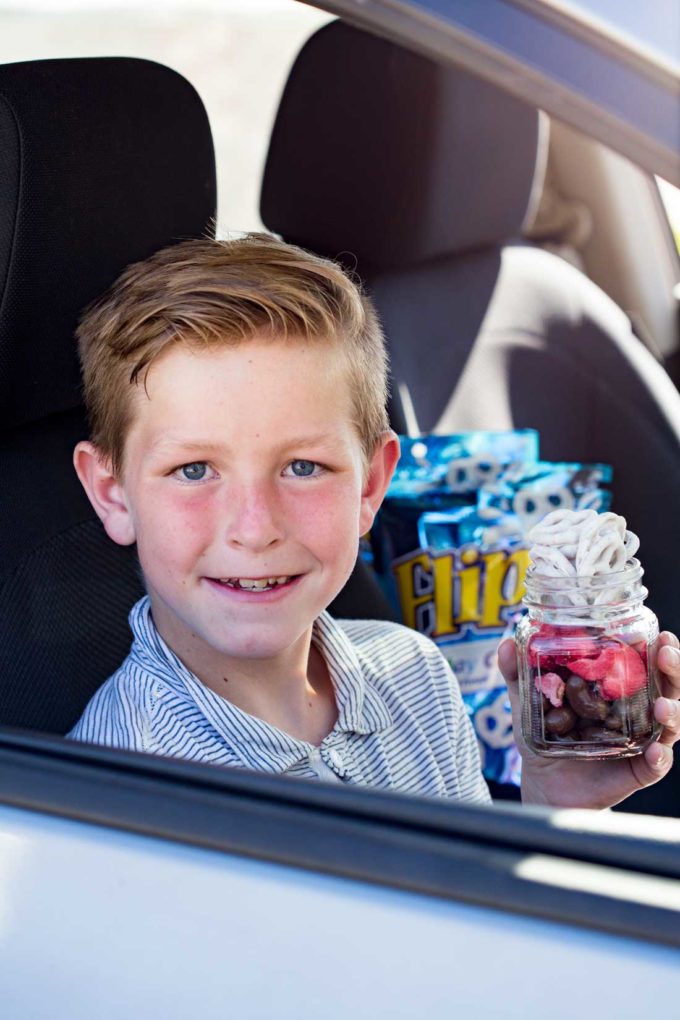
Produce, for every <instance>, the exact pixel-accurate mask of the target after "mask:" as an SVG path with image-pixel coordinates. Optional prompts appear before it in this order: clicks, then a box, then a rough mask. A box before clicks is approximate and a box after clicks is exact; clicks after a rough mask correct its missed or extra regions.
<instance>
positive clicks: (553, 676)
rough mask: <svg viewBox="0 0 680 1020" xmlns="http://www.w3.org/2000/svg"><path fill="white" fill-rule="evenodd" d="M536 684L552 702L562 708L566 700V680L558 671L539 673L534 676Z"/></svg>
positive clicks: (538, 689) (537, 688) (556, 706)
mask: <svg viewBox="0 0 680 1020" xmlns="http://www.w3.org/2000/svg"><path fill="white" fill-rule="evenodd" d="M534 686H535V688H536V690H537V691H539V692H540V693H541V694H545V696H546V697H547V698H549V699H550V704H551V705H554V706H555V708H561V707H562V702H563V701H564V688H565V684H564V680H563V679H562V677H561V676H558V675H557V673H539V674H537V675H536V677H534Z"/></svg>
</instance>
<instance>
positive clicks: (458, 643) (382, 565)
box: [371, 433, 611, 786]
mask: <svg viewBox="0 0 680 1020" xmlns="http://www.w3.org/2000/svg"><path fill="white" fill-rule="evenodd" d="M499 435H502V436H503V437H504V439H503V441H502V443H498V444H496V443H495V439H496V437H497V436H499ZM472 436H474V442H473V441H472V439H471V437H472ZM435 439H436V440H437V441H438V443H437V445H436V446H435V444H434V443H433V440H435ZM522 442H524V443H526V444H527V445H526V447H525V449H526V450H528V451H529V452H537V443H536V440H535V436H534V437H533V438H532V440H531V442H530V443H529V442H527V436H526V434H524V435H522V434H521V433H501V434H498V433H471V434H470V435H469V437H468V436H466V435H465V434H463V435H457V436H449V437H442V436H438V437H426V438H425V439H422V440H413V439H411V440H406V443H405V445H406V444H410V447H408V459H407V462H406V464H405V465H404V471H403V473H402V474H401V475H400V477H399V478H398V479H397V482H396V484H394V485H391V486H390V489H389V490H388V493H387V496H386V498H385V502H384V504H383V506H382V508H381V510H380V513H379V515H378V518H377V520H376V523H375V525H374V529H373V531H372V533H371V546H372V550H373V558H374V566H375V568H376V570H377V571H378V575H379V577H380V580H381V584H382V585H383V588H384V590H385V592H386V593H387V595H388V597H389V598H390V599H391V600H392V602H393V604H394V605H395V607H397V608H398V610H399V612H400V615H401V619H402V621H403V622H404V623H405V624H406V625H407V626H410V627H414V628H415V629H416V630H419V631H421V632H422V633H424V634H427V635H428V636H430V637H431V638H432V639H433V640H434V641H435V642H436V644H437V645H438V646H439V647H440V649H441V651H442V653H443V654H444V656H445V657H446V658H447V660H448V661H449V663H450V665H451V667H452V669H453V670H454V672H455V673H456V676H457V677H458V681H459V683H460V687H461V690H462V693H463V699H464V701H465V704H466V708H467V710H468V713H469V715H470V717H471V719H472V722H473V725H474V727H475V731H476V733H477V736H478V740H479V744H480V750H481V755H482V767H483V770H484V774H485V776H486V777H487V779H490V780H492V781H494V782H497V783H502V784H508V783H509V784H512V785H515V786H516V785H519V780H520V765H521V761H520V757H519V752H518V750H517V748H516V746H515V744H514V740H513V735H512V717H511V712H510V703H509V699H508V696H507V688H506V685H505V682H504V680H503V678H502V676H501V675H500V673H499V671H498V668H497V664H496V651H497V648H498V644H499V642H500V641H501V640H502V638H503V637H505V636H509V635H510V634H511V633H512V631H513V629H514V626H515V624H516V622H517V620H518V619H519V616H520V613H521V608H520V602H521V598H522V595H523V594H524V576H525V573H526V570H527V567H528V551H527V543H526V539H525V535H526V531H527V530H528V528H529V527H531V526H532V525H533V524H534V523H535V521H536V520H537V519H542V517H543V516H544V515H545V514H546V513H548V512H549V511H550V510H552V509H554V508H555V503H554V500H555V499H559V500H560V501H561V502H560V505H572V506H573V505H575V504H579V505H580V503H581V502H583V503H586V502H587V503H588V505H589V506H593V507H594V506H603V507H606V506H607V505H608V500H609V494H608V493H606V492H605V491H604V490H603V489H602V488H601V487H600V486H601V484H602V483H603V482H604V481H607V480H609V479H610V478H611V469H609V468H607V467H606V466H603V465H594V466H584V465H581V464H550V463H547V462H538V461H536V460H535V458H534V462H533V463H532V462H531V461H530V462H526V461H524V462H522V461H520V460H517V459H515V458H514V457H513V456H512V453H513V452H515V451H516V449H517V448H518V447H513V443H517V444H519V445H521V443H522ZM418 443H420V444H422V446H421V447H420V448H419V447H418V445H417V444H418ZM484 444H486V446H485V445H484ZM414 445H416V447H417V448H416V454H417V456H414V453H413V446H414ZM423 447H424V448H425V451H426V453H425V452H424V451H423ZM451 450H453V451H454V452H455V454H456V456H455V457H454V458H453V460H452V461H449V462H448V463H447V462H445V457H446V454H447V452H448V451H451ZM465 450H469V451H473V450H474V453H473V452H470V453H469V455H468V457H467V458H466V457H465V456H464V455H463V454H462V451H465ZM499 450H500V451H501V452H500V453H499ZM426 454H427V456H426ZM466 459H467V460H469V461H470V463H469V464H467V465H466V463H465V461H466ZM418 461H419V463H418ZM426 461H427V463H426ZM428 464H429V471H430V477H431V482H430V487H429V488H428V482H427V465H428ZM489 464H491V465H493V466H494V467H493V471H489V470H487V465H489ZM400 467H401V462H400ZM480 472H481V473H480ZM397 474H399V469H398V472H397ZM492 475H493V477H491V476H492ZM450 481H453V485H451V484H450ZM459 484H460V485H461V486H462V489H463V491H457V488H458V485H459ZM473 485H474V486H475V487H474V488H472V487H471V486H473ZM409 487H410V488H409Z"/></svg>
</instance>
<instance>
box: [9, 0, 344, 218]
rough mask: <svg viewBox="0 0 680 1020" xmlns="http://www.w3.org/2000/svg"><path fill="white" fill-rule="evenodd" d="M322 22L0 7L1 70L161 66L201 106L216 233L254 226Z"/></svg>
mask: <svg viewBox="0 0 680 1020" xmlns="http://www.w3.org/2000/svg"><path fill="white" fill-rule="evenodd" d="M328 20H329V15H327V14H324V13H322V12H321V11H317V10H314V9H313V8H311V7H307V6H306V5H304V4H302V3H296V2H294V0H193V2H189V0H174V2H173V0H116V2H111V0H81V2H78V0H15V2H14V3H8V2H7V0H0V63H8V62H12V61H18V60H35V59H42V58H47V57H81V56H133V57H144V58H146V59H148V60H156V61H158V62H159V63H162V64H167V65H168V66H169V67H172V68H174V69H175V70H176V71H179V72H180V74H183V75H184V77H185V78H188V79H189V81H190V82H191V83H192V84H193V85H194V86H195V88H196V89H197V90H198V93H199V95H200V96H201V98H202V99H203V102H204V103H205V106H206V109H207V111H208V116H209V118H210V123H211V127H212V131H213V136H214V139H215V150H216V154H217V168H218V196H219V210H218V230H219V233H220V234H221V235H224V234H226V233H228V232H229V231H243V230H252V229H257V228H260V227H261V222H260V218H259V215H258V195H259V186H260V178H261V172H262V166H263V162H264V158H265V156H266V143H267V138H268V136H269V131H270V128H271V124H272V121H273V118H274V115H275V112H276V106H277V104H278V100H279V96H280V93H281V90H282V88H283V85H284V83H285V80H286V76H287V74H288V70H289V68H290V65H291V63H292V61H293V59H294V57H295V54H296V53H297V52H298V50H299V49H300V47H301V46H302V44H303V42H304V40H305V39H306V38H307V37H308V36H309V35H311V33H312V32H313V31H314V30H315V29H316V28H318V27H319V26H321V25H322V24H323V23H324V22H326V21H328Z"/></svg>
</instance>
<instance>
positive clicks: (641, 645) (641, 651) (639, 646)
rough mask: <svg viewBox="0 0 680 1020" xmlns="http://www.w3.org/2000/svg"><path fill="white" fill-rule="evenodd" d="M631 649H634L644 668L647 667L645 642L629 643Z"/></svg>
mask: <svg viewBox="0 0 680 1020" xmlns="http://www.w3.org/2000/svg"><path fill="white" fill-rule="evenodd" d="M630 647H631V648H634V649H635V651H636V652H637V653H638V655H639V656H640V658H641V659H642V661H643V662H644V664H645V666H646V665H647V642H646V641H631V645H630Z"/></svg>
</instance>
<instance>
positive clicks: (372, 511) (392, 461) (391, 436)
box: [359, 429, 400, 535]
mask: <svg viewBox="0 0 680 1020" xmlns="http://www.w3.org/2000/svg"><path fill="white" fill-rule="evenodd" d="M399 453H400V448H399V439H398V437H397V434H396V432H393V431H392V429H387V430H386V431H385V432H383V434H382V436H381V438H380V440H379V442H378V444H377V446H376V448H375V450H374V451H373V455H372V456H371V459H370V461H369V464H368V476H367V478H366V481H365V482H364V486H363V490H362V493H361V511H360V515H359V527H360V534H361V535H365V534H366V532H367V531H369V530H370V528H371V525H372V524H373V520H374V518H375V515H376V513H377V512H378V509H379V507H380V504H381V503H382V501H383V498H384V496H385V493H386V492H387V486H388V485H389V484H390V481H391V480H392V475H393V474H394V469H395V468H396V466H397V461H398V460H399Z"/></svg>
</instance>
